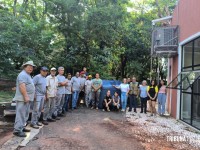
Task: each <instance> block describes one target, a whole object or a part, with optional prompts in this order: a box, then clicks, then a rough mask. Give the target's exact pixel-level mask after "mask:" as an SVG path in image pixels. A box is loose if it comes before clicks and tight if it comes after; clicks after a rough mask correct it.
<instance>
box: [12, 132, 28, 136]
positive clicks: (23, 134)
mask: <svg viewBox="0 0 200 150" xmlns="http://www.w3.org/2000/svg"><path fill="white" fill-rule="evenodd" d="M13 134H14V135H15V136H18V137H26V134H25V133H24V132H13Z"/></svg>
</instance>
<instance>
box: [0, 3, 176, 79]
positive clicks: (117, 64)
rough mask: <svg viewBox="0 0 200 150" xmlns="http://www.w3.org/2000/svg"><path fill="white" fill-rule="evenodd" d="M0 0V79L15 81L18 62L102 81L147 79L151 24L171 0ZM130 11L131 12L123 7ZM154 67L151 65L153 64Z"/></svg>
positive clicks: (169, 8) (169, 7)
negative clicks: (85, 73) (62, 69)
mask: <svg viewBox="0 0 200 150" xmlns="http://www.w3.org/2000/svg"><path fill="white" fill-rule="evenodd" d="M167 2H168V1H166V0H165V1H160V0H148V1H138V0H137V1H134V3H133V2H130V1H129V0H110V1H108V0H98V1H97V0H31V1H26V0H24V1H18V0H14V1H13V0H3V1H2V2H0V18H1V20H0V58H1V60H0V75H1V76H9V77H13V76H16V73H17V72H18V71H17V70H19V69H20V66H21V65H22V63H23V62H25V61H27V60H33V61H34V62H35V63H36V65H37V66H41V65H47V66H49V67H52V66H56V67H57V66H61V65H62V66H64V67H66V68H72V69H73V70H74V71H80V70H81V68H82V67H83V66H86V67H87V68H88V69H89V72H90V73H91V74H95V73H96V72H99V73H100V74H101V77H102V78H105V79H115V78H117V79H120V78H122V77H126V76H133V75H134V76H136V77H138V78H139V80H142V79H143V78H144V79H146V78H148V77H149V73H150V53H149V52H150V45H151V20H152V19H155V18H157V16H160V14H162V15H166V13H168V12H167V11H169V12H172V10H173V6H174V4H175V0H170V3H167ZM128 7H129V8H131V10H132V11H131V12H128V11H127V8H128ZM155 67H156V65H155Z"/></svg>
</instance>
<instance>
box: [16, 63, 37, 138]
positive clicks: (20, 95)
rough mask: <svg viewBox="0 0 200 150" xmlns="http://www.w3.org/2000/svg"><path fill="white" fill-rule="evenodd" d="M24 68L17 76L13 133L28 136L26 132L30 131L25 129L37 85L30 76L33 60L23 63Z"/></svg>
mask: <svg viewBox="0 0 200 150" xmlns="http://www.w3.org/2000/svg"><path fill="white" fill-rule="evenodd" d="M22 67H23V70H22V71H21V72H20V74H19V75H18V77H17V81H16V93H15V97H14V98H13V100H15V101H16V117H15V125H14V132H13V134H14V135H16V136H19V137H26V134H25V133H24V132H30V130H28V129H25V125H26V122H27V120H28V117H29V112H30V102H31V101H33V99H34V94H35V86H34V83H33V80H32V78H31V76H30V74H31V72H32V71H33V67H35V65H34V64H33V61H28V62H26V63H25V64H23V65H22Z"/></svg>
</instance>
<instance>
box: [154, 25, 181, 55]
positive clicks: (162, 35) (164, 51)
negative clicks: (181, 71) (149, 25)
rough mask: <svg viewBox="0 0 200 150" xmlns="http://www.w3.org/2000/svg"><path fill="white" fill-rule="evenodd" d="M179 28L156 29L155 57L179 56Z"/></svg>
mask: <svg viewBox="0 0 200 150" xmlns="http://www.w3.org/2000/svg"><path fill="white" fill-rule="evenodd" d="M177 48H178V26H175V27H174V26H173V27H156V28H155V29H154V30H153V32H152V51H151V54H152V55H154V56H164V57H171V56H174V55H177Z"/></svg>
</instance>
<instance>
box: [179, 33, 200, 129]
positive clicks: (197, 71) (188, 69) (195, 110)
mask: <svg viewBox="0 0 200 150" xmlns="http://www.w3.org/2000/svg"><path fill="white" fill-rule="evenodd" d="M181 71H182V72H181V73H180V75H181V77H179V78H178V79H179V80H180V81H181V82H179V86H180V90H181V105H180V107H181V109H180V119H181V120H183V121H184V122H186V123H188V124H190V125H192V126H194V127H196V128H198V129H200V37H198V38H196V39H195V40H192V41H190V42H188V43H187V44H185V45H183V47H182V68H181ZM185 74H186V75H187V78H185V76H184V75H185ZM180 83H181V84H180ZM188 83H189V84H190V86H189V88H187V87H188Z"/></svg>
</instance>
